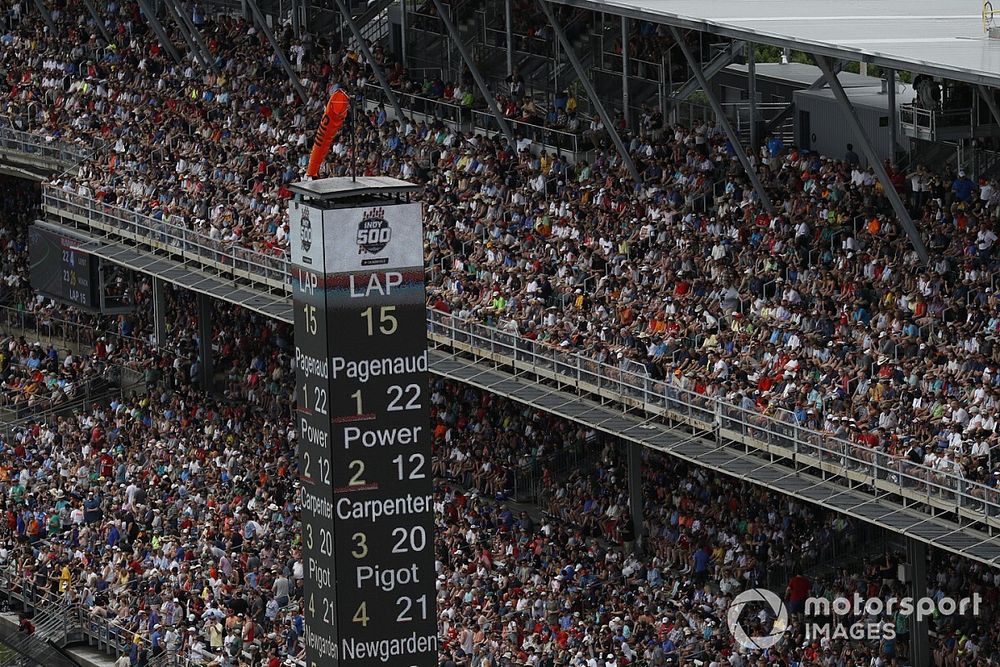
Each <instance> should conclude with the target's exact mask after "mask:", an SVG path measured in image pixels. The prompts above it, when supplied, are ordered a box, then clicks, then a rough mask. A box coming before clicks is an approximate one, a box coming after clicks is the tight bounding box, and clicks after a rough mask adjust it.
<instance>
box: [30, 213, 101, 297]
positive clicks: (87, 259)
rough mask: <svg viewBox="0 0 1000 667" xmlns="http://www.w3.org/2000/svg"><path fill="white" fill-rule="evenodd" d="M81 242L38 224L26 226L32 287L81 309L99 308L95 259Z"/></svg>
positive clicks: (96, 263) (96, 262) (96, 261)
mask: <svg viewBox="0 0 1000 667" xmlns="http://www.w3.org/2000/svg"><path fill="white" fill-rule="evenodd" d="M80 245H81V241H79V240H77V239H74V238H72V237H70V236H68V235H64V234H60V233H58V232H55V231H52V230H50V229H46V228H44V227H41V226H39V225H31V226H30V227H29V228H28V254H29V257H30V260H31V270H30V279H31V287H32V288H33V289H35V290H36V291H38V292H39V293H41V294H43V295H45V296H47V297H51V298H53V299H55V300H57V301H63V302H66V303H70V304H72V305H74V306H79V307H80V308H88V309H97V308H99V307H100V298H99V296H100V291H99V276H98V258H96V257H92V256H91V255H90V254H89V253H86V252H84V251H82V250H80Z"/></svg>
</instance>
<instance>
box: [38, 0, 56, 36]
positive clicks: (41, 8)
mask: <svg viewBox="0 0 1000 667" xmlns="http://www.w3.org/2000/svg"><path fill="white" fill-rule="evenodd" d="M35 8H36V9H38V13H39V14H41V15H42V20H43V21H45V25H47V26H48V27H49V30H50V31H51V33H52V36H53V37H58V32H57V31H56V24H55V22H54V21H53V20H52V14H50V13H49V10H48V9H46V8H45V3H44V2H42V0H35Z"/></svg>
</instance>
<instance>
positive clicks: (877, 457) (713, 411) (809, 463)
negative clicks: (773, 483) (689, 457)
mask: <svg viewBox="0 0 1000 667" xmlns="http://www.w3.org/2000/svg"><path fill="white" fill-rule="evenodd" d="M428 331H429V334H430V336H431V340H432V342H433V344H434V345H435V346H438V347H441V348H447V349H449V350H451V351H453V352H459V353H465V354H469V355H471V356H473V357H475V358H476V359H477V360H481V361H484V362H487V363H492V364H501V365H504V366H507V367H512V368H513V369H514V370H515V371H516V372H517V373H519V374H520V375H521V376H522V377H533V378H534V379H535V380H537V381H545V382H553V383H556V384H557V385H558V386H561V387H563V388H566V389H572V390H575V391H576V392H577V393H580V394H587V395H591V396H595V397H598V398H600V399H601V400H602V402H606V403H611V404H619V405H621V406H622V407H623V408H633V409H640V410H643V411H645V412H647V413H652V414H659V415H661V416H662V417H665V418H668V419H670V420H672V421H675V422H683V423H687V424H689V425H690V426H692V427H694V428H695V429H697V430H699V431H705V432H712V433H714V434H715V437H716V438H717V439H718V440H719V441H720V444H726V443H728V444H738V445H739V446H740V447H742V448H745V449H747V450H749V451H756V452H757V453H759V454H762V455H765V456H767V457H769V458H771V459H772V460H777V459H784V460H787V461H789V462H791V463H792V464H793V465H794V466H795V467H796V468H809V469H814V470H818V471H820V473H821V474H822V475H823V477H824V478H826V477H829V478H833V479H837V480H840V481H842V482H843V481H847V482H848V483H849V484H851V485H854V484H857V485H864V486H868V487H874V488H875V489H877V490H878V491H879V492H882V493H887V494H891V495H893V496H896V497H898V498H899V499H900V501H901V502H902V504H904V505H909V504H919V505H922V506H925V507H927V508H930V509H931V510H932V512H941V513H944V512H947V513H950V514H953V515H954V516H956V517H958V518H959V519H960V520H961V519H965V520H969V521H974V522H977V523H980V524H985V526H986V527H987V529H988V530H990V531H991V532H992V531H993V530H995V529H998V528H1000V491H998V490H997V489H994V488H992V487H989V486H986V485H984V484H979V483H977V482H973V481H970V480H967V479H965V478H963V477H962V476H961V475H960V474H956V473H954V472H947V471H943V470H936V469H933V468H930V467H928V466H924V465H922V464H917V463H913V462H911V461H910V460H908V459H906V458H902V457H896V456H892V455H890V454H888V453H885V452H882V451H880V450H876V449H872V448H869V447H865V446H863V445H859V444H857V443H854V442H851V441H849V440H845V439H843V438H839V437H835V436H833V435H831V434H828V433H822V432H818V431H815V430H812V429H809V428H807V427H805V426H803V425H801V424H799V423H797V421H796V419H795V415H794V413H792V412H789V411H781V410H775V411H773V412H771V411H768V412H764V413H762V412H759V411H758V410H756V409H749V408H745V407H741V406H739V405H735V404H732V403H729V402H727V401H726V400H725V399H723V398H721V397H713V396H707V395H705V394H701V393H698V392H694V391H691V390H689V389H687V388H686V387H684V386H683V385H682V384H680V383H679V382H683V380H680V381H678V380H677V379H676V378H675V376H674V375H672V374H671V375H669V377H668V378H667V379H656V378H653V377H651V376H650V375H649V374H648V373H646V372H645V370H639V369H638V368H641V366H639V365H638V364H632V365H630V366H625V365H622V366H618V365H613V364H607V363H602V362H599V361H596V360H594V359H591V358H589V357H585V356H583V355H581V354H578V353H574V352H569V351H567V350H566V349H564V348H561V347H556V346H551V345H548V344H542V343H538V342H536V341H532V340H528V339H524V338H520V337H518V336H516V335H512V334H510V333H507V332H504V331H501V330H499V329H494V328H492V327H486V326H483V325H482V324H479V323H477V322H472V321H468V320H462V319H459V318H457V317H454V316H452V315H450V314H448V313H443V312H441V311H438V310H434V309H429V310H428ZM637 367H638V368H637Z"/></svg>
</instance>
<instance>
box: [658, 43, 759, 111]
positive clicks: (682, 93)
mask: <svg viewBox="0 0 1000 667" xmlns="http://www.w3.org/2000/svg"><path fill="white" fill-rule="evenodd" d="M744 48H746V42H733V43H732V44H730V45H729V48H728V49H726V50H725V51H723V52H722V53H719V54H717V55H716V56H715V57H714V58H712V59H711V60H709V61H708V64H707V65H705V67H704V68H702V73H703V74H704V75H705V78H706V79H707V80H709V81H711V80H712V78H713V77H714V76H715V75H716V74H718V73H719V72H721V71H722V70H723V69H725V68H726V67H728V66H729V65H731V64H732V62H733V61H734V60H736V58H738V57H739V55H740V54H741V53H743V49H744ZM668 53H669V52H668ZM699 88H701V84H700V83H698V79H697V78H696V77H691V78H690V79H688V80H687V81H685V82H684V83H683V84H682V85H681V87H680V88H678V89H677V92H676V93H674V94H673V95H671V96H670V99H671V100H672V101H675V102H683V101H684V100H686V99H687V98H689V97H691V95H692V93H694V92H695V91H696V90H698V89H699Z"/></svg>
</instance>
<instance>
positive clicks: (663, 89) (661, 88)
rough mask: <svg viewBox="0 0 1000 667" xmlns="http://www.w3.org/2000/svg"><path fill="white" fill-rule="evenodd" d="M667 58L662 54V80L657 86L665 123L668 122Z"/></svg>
mask: <svg viewBox="0 0 1000 667" xmlns="http://www.w3.org/2000/svg"><path fill="white" fill-rule="evenodd" d="M667 76H668V75H667V56H666V54H664V53H660V80H659V82H658V83H659V85H658V86H657V88H658V90H657V92H658V93H659V95H658V96H659V101H660V113H661V114H663V122H664V123H665V122H667V95H668V92H667Z"/></svg>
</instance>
